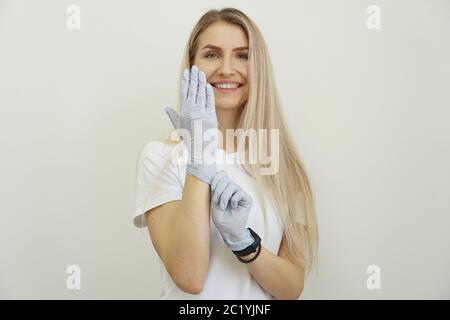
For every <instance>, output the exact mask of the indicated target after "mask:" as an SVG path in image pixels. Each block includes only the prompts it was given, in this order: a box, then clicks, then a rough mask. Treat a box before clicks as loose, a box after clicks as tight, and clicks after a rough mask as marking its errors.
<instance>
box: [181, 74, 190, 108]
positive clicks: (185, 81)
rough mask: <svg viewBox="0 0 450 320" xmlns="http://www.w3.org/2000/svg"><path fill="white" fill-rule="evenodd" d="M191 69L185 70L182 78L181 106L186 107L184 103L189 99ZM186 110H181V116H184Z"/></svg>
mask: <svg viewBox="0 0 450 320" xmlns="http://www.w3.org/2000/svg"><path fill="white" fill-rule="evenodd" d="M189 77H190V75H189V69H184V71H183V75H182V77H181V93H180V94H181V97H180V98H181V106H183V105H184V101H186V99H187V95H188V88H189ZM183 111H185V110H181V114H184V112H183Z"/></svg>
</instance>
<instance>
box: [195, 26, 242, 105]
mask: <svg viewBox="0 0 450 320" xmlns="http://www.w3.org/2000/svg"><path fill="white" fill-rule="evenodd" d="M198 40H199V46H198V50H197V53H196V55H195V59H194V64H195V65H197V67H198V68H199V70H201V71H203V72H204V73H205V74H206V79H207V82H208V83H210V84H211V85H212V86H213V88H214V97H215V102H216V108H218V109H232V108H240V107H242V106H243V105H244V104H245V103H246V101H247V99H248V83H247V67H248V66H247V60H248V39H247V36H246V34H245V32H244V31H243V30H242V29H241V27H239V26H237V25H234V24H231V23H227V22H222V21H220V22H215V23H213V24H211V25H210V26H209V27H208V28H206V29H205V31H203V33H202V34H201V35H200V36H199V39H198ZM220 84H233V85H234V86H236V85H237V86H238V87H237V88H231V89H230V88H228V89H227V88H225V89H222V88H219V86H220Z"/></svg>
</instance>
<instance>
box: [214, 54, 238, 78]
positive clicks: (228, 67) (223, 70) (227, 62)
mask: <svg viewBox="0 0 450 320" xmlns="http://www.w3.org/2000/svg"><path fill="white" fill-rule="evenodd" d="M231 60H232V59H231V58H224V59H222V62H221V63H220V66H219V70H218V73H219V75H221V76H230V75H233V74H235V72H236V71H235V70H234V66H233V63H232V61H231Z"/></svg>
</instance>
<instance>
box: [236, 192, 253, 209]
mask: <svg viewBox="0 0 450 320" xmlns="http://www.w3.org/2000/svg"><path fill="white" fill-rule="evenodd" d="M230 202H231V208H233V209H236V208H237V207H238V206H240V207H243V208H246V209H250V208H251V207H252V204H253V199H252V197H251V196H250V195H249V194H248V193H247V192H245V191H244V190H242V189H240V190H239V191H238V192H236V193H235V194H234V195H233V196H232V197H231V199H230Z"/></svg>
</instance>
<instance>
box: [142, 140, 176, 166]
mask: <svg viewBox="0 0 450 320" xmlns="http://www.w3.org/2000/svg"><path fill="white" fill-rule="evenodd" d="M178 145H179V142H173V141H171V140H153V141H149V142H147V143H146V144H145V145H144V147H143V148H142V151H141V153H140V156H139V158H140V159H141V160H144V161H145V160H147V159H151V160H157V159H158V160H170V159H171V158H174V157H176V155H177V152H176V150H177V146H178ZM174 160H176V159H174ZM175 162H176V161H175Z"/></svg>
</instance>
